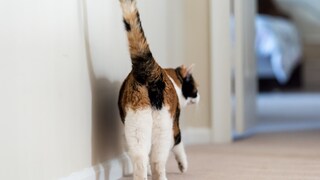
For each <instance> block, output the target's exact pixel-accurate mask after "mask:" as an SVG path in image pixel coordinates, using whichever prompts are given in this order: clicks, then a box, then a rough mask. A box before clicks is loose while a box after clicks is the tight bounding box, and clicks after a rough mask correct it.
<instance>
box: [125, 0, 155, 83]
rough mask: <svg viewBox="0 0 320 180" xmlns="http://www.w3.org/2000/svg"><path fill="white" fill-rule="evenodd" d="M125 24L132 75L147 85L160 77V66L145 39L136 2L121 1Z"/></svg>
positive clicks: (129, 0) (130, 0)
mask: <svg viewBox="0 0 320 180" xmlns="http://www.w3.org/2000/svg"><path fill="white" fill-rule="evenodd" d="M120 3H121V8H122V12H123V23H124V26H125V29H126V31H127V37H128V41H129V50H130V57H131V61H132V73H133V76H134V77H135V79H136V80H137V81H138V82H139V83H141V84H147V83H148V82H152V81H154V80H156V79H158V77H159V73H160V66H159V65H158V64H157V63H156V61H155V60H154V58H153V56H152V53H151V51H150V48H149V45H148V42H147V39H146V37H145V34H144V31H143V28H142V25H141V21H140V15H139V11H138V9H137V6H136V0H120Z"/></svg>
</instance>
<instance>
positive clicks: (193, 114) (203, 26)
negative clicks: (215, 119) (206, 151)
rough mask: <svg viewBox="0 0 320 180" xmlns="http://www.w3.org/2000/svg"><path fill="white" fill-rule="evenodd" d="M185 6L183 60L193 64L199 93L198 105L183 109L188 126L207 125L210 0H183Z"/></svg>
mask: <svg viewBox="0 0 320 180" xmlns="http://www.w3.org/2000/svg"><path fill="white" fill-rule="evenodd" d="M184 8H185V9H184V17H185V19H184V22H185V24H184V28H185V29H184V31H185V32H184V33H185V36H184V41H185V44H184V46H185V47H184V48H185V49H184V57H185V59H184V63H185V64H192V63H194V64H195V65H196V66H195V71H194V77H195V78H196V80H197V81H198V83H199V92H200V94H201V100H200V104H199V105H198V107H196V108H195V107H188V108H187V109H186V111H185V114H186V117H188V118H187V126H188V127H196V128H208V127H210V126H211V119H210V89H209V87H210V50H209V43H210V36H209V35H210V29H209V1H208V0H201V1H194V0H186V1H185V4H184Z"/></svg>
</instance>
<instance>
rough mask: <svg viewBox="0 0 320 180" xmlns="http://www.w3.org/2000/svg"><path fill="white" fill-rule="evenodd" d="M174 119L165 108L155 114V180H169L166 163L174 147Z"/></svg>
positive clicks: (153, 137)
mask: <svg viewBox="0 0 320 180" xmlns="http://www.w3.org/2000/svg"><path fill="white" fill-rule="evenodd" d="M172 122H173V120H172V118H171V116H170V113H169V111H168V110H167V109H166V108H163V109H162V110H160V111H155V112H154V113H153V128H152V148H151V170H152V179H153V180H167V177H166V163H167V159H168V156H169V153H170V149H171V148H172V146H173V140H172V136H173V131H172Z"/></svg>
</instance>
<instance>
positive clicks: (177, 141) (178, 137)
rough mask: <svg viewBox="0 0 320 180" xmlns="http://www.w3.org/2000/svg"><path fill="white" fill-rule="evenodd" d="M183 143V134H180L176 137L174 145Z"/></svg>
mask: <svg viewBox="0 0 320 180" xmlns="http://www.w3.org/2000/svg"><path fill="white" fill-rule="evenodd" d="M180 143H181V133H180V132H179V133H178V134H177V135H176V136H175V137H174V145H175V146H176V145H178V144H180Z"/></svg>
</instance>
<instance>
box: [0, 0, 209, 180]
mask: <svg viewBox="0 0 320 180" xmlns="http://www.w3.org/2000/svg"><path fill="white" fill-rule="evenodd" d="M81 2H82V1H78V0H69V1H65V0H55V1H50V0H42V1H38V0H29V1H24V0H12V1H6V2H3V3H1V6H0V22H1V24H2V26H1V29H0V39H1V41H0V49H1V53H0V82H1V88H0V99H1V101H0V109H1V110H0V128H1V130H0V137H1V153H0V159H1V162H0V169H1V170H0V171H1V172H0V179H32V180H37V179H39V180H40V179H41V180H42V179H51V178H58V177H64V176H67V175H69V174H70V173H71V172H75V171H79V170H82V169H83V168H86V167H90V166H92V164H95V163H96V162H99V161H101V160H102V159H104V158H105V157H103V156H104V155H101V153H103V152H104V150H105V149H108V148H109V147H110V146H108V145H110V144H108V143H112V141H111V140H110V139H112V138H113V137H110V136H109V135H112V134H108V133H107V134H105V133H106V131H105V129H104V128H102V129H101V128H99V127H102V126H103V125H105V126H106V127H112V126H113V125H119V124H117V123H118V122H119V119H118V111H117V107H116V101H117V96H118V90H119V87H120V84H121V81H122V80H123V79H124V77H125V76H126V74H127V73H128V72H129V70H130V61H129V58H128V57H129V56H128V51H127V42H126V38H125V33H124V30H123V25H122V21H121V19H122V18H121V13H120V8H119V4H118V1H108V0H107V1H106V0H94V1H88V3H87V4H86V5H85V6H83V5H82V3H81ZM168 2H170V1H158V0H152V1H146V2H144V1H143V3H142V1H140V2H139V7H140V9H141V18H142V21H143V25H144V27H145V30H146V35H147V37H148V39H149V42H150V45H151V48H152V50H153V53H154V55H155V57H157V60H158V62H159V63H160V64H161V65H163V66H165V67H166V66H168V65H173V66H177V65H180V64H181V63H186V64H191V63H195V64H196V69H195V77H196V78H197V79H199V84H200V92H201V95H202V100H201V104H200V105H199V107H198V108H194V107H193V108H188V111H189V112H187V116H186V117H188V118H187V123H186V125H185V126H187V127H209V125H210V120H209V119H210V118H209V105H208V104H209V102H208V101H209V99H210V98H208V96H209V89H208V87H209V65H208V64H209V50H208V49H209V47H208V44H209V35H208V5H207V1H200V2H198V3H195V2H193V1H191V0H189V1H182V0H179V1H175V2H172V3H168ZM84 8H85V9H86V11H87V13H84V15H83V16H82V10H83V9H84ZM175 8H177V9H175ZM175 13H177V16H175ZM83 18H84V19H86V20H87V24H86V21H85V22H84V23H83V21H82V19H83ZM85 39H87V41H85ZM88 65H89V66H88ZM90 65H93V69H94V71H95V75H93V74H92V72H91V71H90V70H92V69H91V68H90ZM88 70H89V71H88ZM90 72H91V73H90ZM89 74H90V75H91V76H89ZM101 109H102V110H101ZM102 117H107V119H108V120H107V121H103V120H102V119H103V118H102ZM109 141H110V142H109ZM100 142H105V143H106V144H103V145H102V144H101V143H100ZM100 158H102V159H100Z"/></svg>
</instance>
